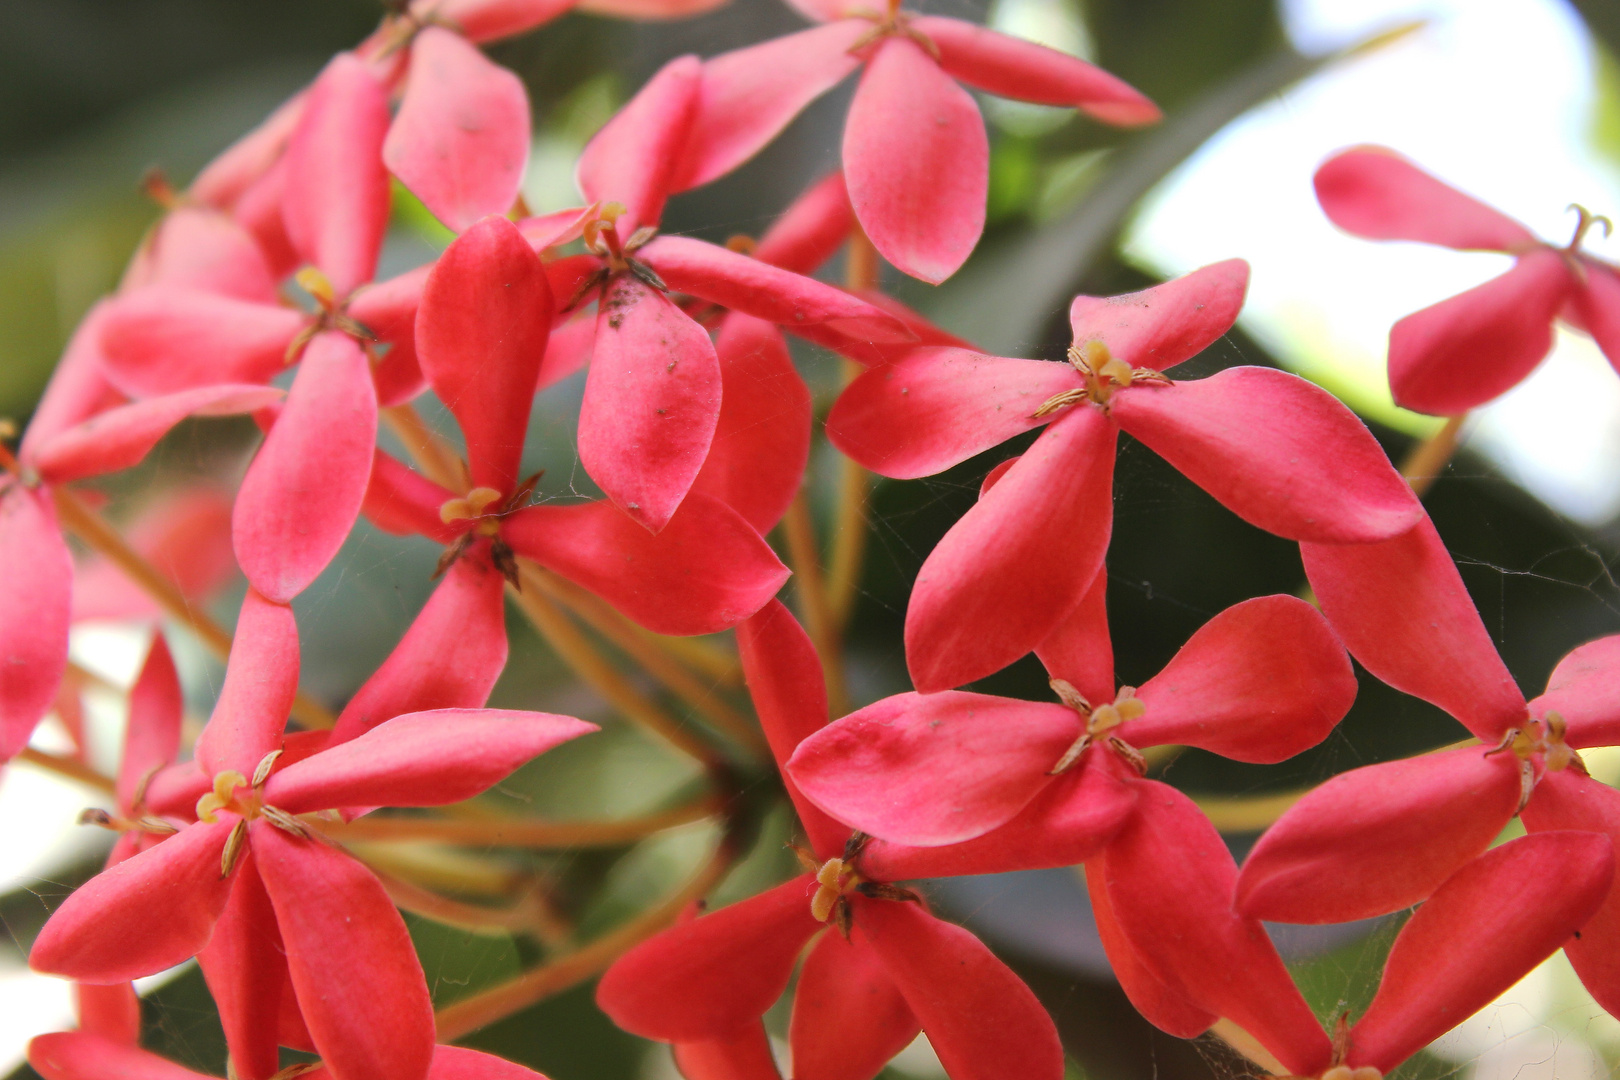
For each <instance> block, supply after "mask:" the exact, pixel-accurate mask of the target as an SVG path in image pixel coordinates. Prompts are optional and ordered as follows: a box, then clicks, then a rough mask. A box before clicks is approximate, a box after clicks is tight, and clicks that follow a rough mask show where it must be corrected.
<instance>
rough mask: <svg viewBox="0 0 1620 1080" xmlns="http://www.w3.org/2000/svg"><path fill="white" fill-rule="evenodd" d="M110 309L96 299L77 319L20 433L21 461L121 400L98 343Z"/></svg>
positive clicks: (108, 302)
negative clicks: (49, 378) (109, 377)
mask: <svg viewBox="0 0 1620 1080" xmlns="http://www.w3.org/2000/svg"><path fill="white" fill-rule="evenodd" d="M112 308H113V303H112V301H111V300H98V301H96V303H95V306H93V307H92V308H91V309H90V310H89V312H87V313H86V314H85V317H84V318H83V319H80V320H79V325H78V328H77V329H75V330H74V331H73V336H72V337H71V338H69V339H68V343H67V348H66V349H64V350H63V351H62V359H61V360H59V361H57V364H56V370H54V371H52V372H51V381H50V382H49V383H48V384H46V387H45V392H44V394H42V395H41V396H40V399H39V404H38V405H36V406H34V415H33V416H32V417H30V418H29V420H28V428H27V430H26V431H24V432H23V437H22V445H21V446H19V447H18V449H17V456H18V457H19V458H21V459H22V460H23V461H25V462H31V461H33V458H34V451H35V450H36V449H37V448H38V447H39V446H40V445H41V444H43V443H45V442H48V441H50V440H51V439H52V438H54V437H55V436H56V435H57V434H59V433H60V432H62V431H65V430H67V429H68V428H70V427H72V426H73V425H75V424H77V423H79V422H80V421H81V420H85V419H88V418H89V417H92V416H94V415H95V414H96V413H98V412H101V411H102V410H103V409H109V408H112V407H113V406H116V405H121V404H123V403H124V401H125V397H124V395H123V394H120V393H119V392H118V391H117V390H115V389H113V386H112V384H111V383H110V382H108V381H107V376H106V372H105V367H106V358H105V356H104V355H103V352H102V345H101V332H102V324H103V322H104V320H105V319H106V317H107V313H108V312H109V311H111V310H112Z"/></svg>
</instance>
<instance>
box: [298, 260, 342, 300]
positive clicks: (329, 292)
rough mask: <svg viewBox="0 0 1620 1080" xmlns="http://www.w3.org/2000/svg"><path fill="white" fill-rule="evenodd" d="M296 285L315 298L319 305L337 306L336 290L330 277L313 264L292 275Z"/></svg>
mask: <svg viewBox="0 0 1620 1080" xmlns="http://www.w3.org/2000/svg"><path fill="white" fill-rule="evenodd" d="M293 280H294V281H296V282H298V287H299V288H301V289H303V290H304V291H305V292H307V293H309V295H311V296H313V297H314V298H315V302H316V303H318V304H320V305H321V307H323V308H327V309H331V308H334V307H336V306H337V290H336V289H334V288H332V279H331V278H329V277H327V276H326V275H325V274H323V273H321V272H320V271H319V270H317V269H316V268H315V267H313V266H306V267H304V268H303V269H302V270H300V271H298V273H296V274H294V275H293Z"/></svg>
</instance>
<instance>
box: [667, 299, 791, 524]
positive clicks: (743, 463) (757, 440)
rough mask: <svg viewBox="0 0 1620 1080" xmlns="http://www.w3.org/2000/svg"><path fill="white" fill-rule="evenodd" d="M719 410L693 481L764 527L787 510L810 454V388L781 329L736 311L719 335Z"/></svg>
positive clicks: (717, 346) (724, 323)
mask: <svg viewBox="0 0 1620 1080" xmlns="http://www.w3.org/2000/svg"><path fill="white" fill-rule="evenodd" d="M714 351H715V354H716V356H718V358H719V360H720V385H721V388H722V390H721V395H720V416H719V419H718V420H717V421H716V422H715V429H714V441H713V442H712V443H711V444H710V446H709V455H708V457H707V458H705V459H704V462H703V468H702V469H700V470H699V471H698V474H697V477H696V479H694V480H693V481H692V490H693V491H703V492H707V493H708V494H710V495H713V496H714V497H715V498H717V499H719V500H720V501H721V502H723V503H725V504H726V505H728V506H730V507H731V508H732V509H733V510H736V511H737V512H738V513H739V514H741V515H742V516H743V517H744V518H745V519H747V521H748V523H749V524H750V525H752V526H753V527H754V528H756V529H758V530H759V532H760V534H761V535H764V534H765V533H768V532H770V531H771V529H772V528H774V527H775V525H776V523H777V522H778V521H780V520H782V515H783V514H785V513H787V508H788V504H789V503H790V502H792V501H793V496H794V495H795V494H797V493H798V490H799V483H800V481H801V480H802V479H803V478H804V466H805V462H806V461H807V460H809V457H810V388H809V387H807V386H805V384H804V379H802V378H801V377H800V376H799V372H798V370H797V369H796V368H794V366H793V357H792V356H790V355H788V348H787V342H786V341H784V340H783V339H782V332H781V331H780V330H778V329H777V328H776V327H774V326H772V325H771V324H770V323H767V322H761V321H760V320H758V319H755V318H752V317H750V316H748V315H741V314H732V315H729V316H727V317H726V320H725V322H723V323H722V324H721V326H720V335H719V337H718V338H717V339H716V340H715V350H714Z"/></svg>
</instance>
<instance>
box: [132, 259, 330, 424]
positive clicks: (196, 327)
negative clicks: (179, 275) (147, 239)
mask: <svg viewBox="0 0 1620 1080" xmlns="http://www.w3.org/2000/svg"><path fill="white" fill-rule="evenodd" d="M308 321H309V317H308V316H307V315H305V314H303V313H302V312H300V311H298V310H296V309H295V308H290V307H278V306H276V305H274V304H257V303H252V302H250V301H247V300H235V299H232V298H231V297H228V296H219V295H217V294H214V293H207V292H200V291H197V290H194V289H178V288H174V287H172V286H168V285H153V286H151V287H149V288H145V289H137V290H135V291H134V292H132V293H128V294H126V295H124V296H120V297H118V298H117V299H116V300H114V301H113V302H112V303H111V305H110V306H109V308H108V309H107V312H106V315H105V316H104V317H103V319H102V322H101V347H102V350H103V352H104V354H105V355H106V358H107V377H108V379H110V380H111V381H112V383H113V385H115V386H117V387H118V388H119V389H120V390H122V391H123V392H124V393H126V394H128V395H130V396H131V397H154V396H156V395H159V394H171V393H174V392H176V391H179V390H189V389H191V388H193V387H197V386H212V385H215V384H217V383H263V382H269V381H270V380H271V379H272V378H273V377H275V376H276V375H278V374H280V373H281V371H282V369H283V368H285V367H286V366H287V346H288V345H290V344H291V343H292V340H293V337H294V335H296V334H297V333H298V331H299V330H301V329H303V327H304V325H305V323H307V322H308Z"/></svg>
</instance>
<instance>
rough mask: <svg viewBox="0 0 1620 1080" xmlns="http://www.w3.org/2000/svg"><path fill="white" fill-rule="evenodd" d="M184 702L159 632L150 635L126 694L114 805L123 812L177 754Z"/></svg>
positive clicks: (167, 649)
mask: <svg viewBox="0 0 1620 1080" xmlns="http://www.w3.org/2000/svg"><path fill="white" fill-rule="evenodd" d="M184 712H185V699H184V698H183V697H182V696H181V693H180V676H179V675H178V674H177V673H176V672H175V670H174V659H173V658H172V657H171V656H170V655H169V645H168V642H167V641H166V640H165V639H164V637H163V633H162V631H159V632H158V633H156V634H154V635H152V647H151V648H150V649H149V650H148V651H147V653H146V662H145V663H144V664H142V665H141V673H140V675H139V677H137V678H136V680H135V685H134V686H132V687H131V688H130V691H129V723H128V724H127V725H126V727H125V729H124V755H123V758H122V759H121V760H120V761H119V763H118V805H119V807H121V808H123V809H124V810H125V811H126V812H127V811H129V810H130V809H132V808H134V806H135V795H136V793H137V792H138V791H140V790H141V788H143V787H144V786H145V784H146V781H147V780H148V779H150V778H151V776H152V774H153V773H154V772H155V771H156V770H158V769H160V768H162V767H163V766H165V765H168V764H170V763H171V762H173V761H174V759H175V756H176V755H177V754H178V753H179V752H180V720H181V717H182V715H183V714H184Z"/></svg>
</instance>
